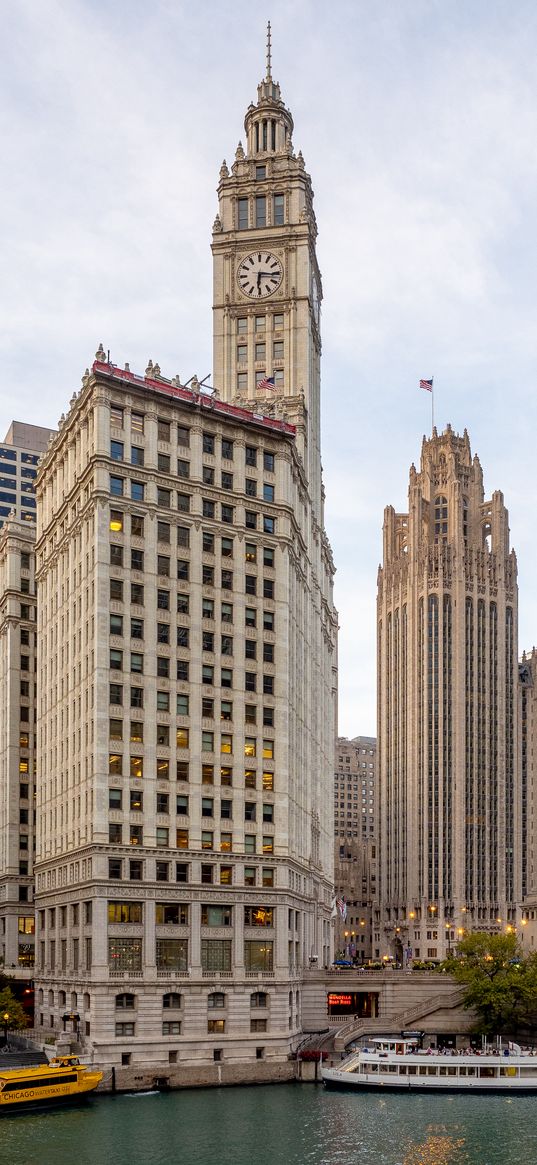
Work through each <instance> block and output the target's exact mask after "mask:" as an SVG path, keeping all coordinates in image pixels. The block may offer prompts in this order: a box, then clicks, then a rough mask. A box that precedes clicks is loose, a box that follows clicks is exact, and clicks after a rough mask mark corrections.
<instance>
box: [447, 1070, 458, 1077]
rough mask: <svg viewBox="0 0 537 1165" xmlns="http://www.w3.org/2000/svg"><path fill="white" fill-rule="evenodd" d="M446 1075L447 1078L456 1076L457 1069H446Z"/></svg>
mask: <svg viewBox="0 0 537 1165" xmlns="http://www.w3.org/2000/svg"><path fill="white" fill-rule="evenodd" d="M447 1074H448V1076H456V1075H457V1069H456V1068H448V1070H447Z"/></svg>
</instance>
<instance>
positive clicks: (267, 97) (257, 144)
mask: <svg viewBox="0 0 537 1165" xmlns="http://www.w3.org/2000/svg"><path fill="white" fill-rule="evenodd" d="M244 128H245V130H246V136H247V149H246V156H247V157H248V158H252V157H258V156H259V155H260V154H288V153H289V145H290V142H291V136H292V133H293V118H292V117H291V114H290V112H289V110H288V109H286V107H285V105H284V103H283V101H282V98H281V93H280V86H279V84H278V82H277V81H274V80H273V77H272V29H271V25H270V20H269V22H268V24H267V49H266V70H265V76H264V77H263V80H262V81H260V82H259V85H258V86H257V105H252V104H250V105H249V106H248V109H247V111H246V117H245V119H244ZM238 158H239V155H238V154H236V155H235V159H236V160H237V159H238Z"/></svg>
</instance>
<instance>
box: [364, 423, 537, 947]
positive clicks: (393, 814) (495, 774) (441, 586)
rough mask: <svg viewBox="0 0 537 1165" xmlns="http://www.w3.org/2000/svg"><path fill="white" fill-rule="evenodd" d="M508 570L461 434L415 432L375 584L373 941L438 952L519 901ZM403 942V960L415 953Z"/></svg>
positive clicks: (503, 520)
mask: <svg viewBox="0 0 537 1165" xmlns="http://www.w3.org/2000/svg"><path fill="white" fill-rule="evenodd" d="M516 693H517V570H516V558H515V554H514V551H512V550H511V551H510V550H509V526H508V514H507V510H506V508H505V506H504V503H503V496H502V494H501V493H500V492H499V491H497V492H495V493H494V494H493V496H492V499H491V501H485V498H484V493H483V478H482V470H481V466H480V463H479V460H478V458H477V457H474V458H473V459H472V456H471V452H470V442H469V439H468V435H467V433H465V434H464V436H463V437H458V436H456V435H455V434H454V433H453V432H452V430H451V427H450V426H448V428H447V429H446V431H445V432H444V433H442V434H441V435H440V436H438V434H437V432H436V430H434V432H433V436H432V438H431V439H429V440H425V439H424V441H423V446H422V454H421V467H420V472H419V473H418V472H416V470H415V468H414V466H412V467H411V470H410V485H409V510H408V514H396V513H395V511H394V510H393V508H392V507H391V506H389V507H387V509H386V511H385V516H384V563H383V566H382V568H381V569H380V571H379V578H378V737H379V740H378V748H379V786H380V788H379V794H380V797H379V804H380V830H381V833H380V837H381V869H380V903H379V906H380V909H379V912H378V916H377V922H378V923H379V929H378V930H377V949H378V950H379V952H380V954H382V953H384V950H385V949H386V951H388V950H390V948H391V951H392V953H395V954H396V955H399V956H400V957H401V956H403V955H404V954H405V952H406V958H410V957H412V956H413V957H414V958H425V959H427V958H442V957H443V955H444V954H445V953H446V951H447V950H448V949H449V948H450V946H451V945H452V944H453V943H455V942H456V941H457V938H458V937H460V934H461V933H462V931H464V930H469V929H474V930H475V929H486V930H498V929H500V930H501V929H502V928H504V927H505V925H506V924H507V923H509V921H510V920H512V919H514V917H515V913H514V903H515V901H516V899H517V897H518V894H519V877H518V854H519V837H518V833H517V827H516V824H515V823H516V821H517V820H518V791H517V765H516V757H517V741H516V736H517V730H516V723H517V720H516V699H517V694H516ZM382 929H384V934H382ZM411 951H412V955H411V954H410V952H411Z"/></svg>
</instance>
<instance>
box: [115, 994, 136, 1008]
mask: <svg viewBox="0 0 537 1165" xmlns="http://www.w3.org/2000/svg"><path fill="white" fill-rule="evenodd" d="M135 1003H136V996H135V995H131V994H130V992H129V991H123V992H122V993H121V995H116V1009H117V1010H118V1011H134V1006H135Z"/></svg>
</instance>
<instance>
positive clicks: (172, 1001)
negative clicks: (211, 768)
mask: <svg viewBox="0 0 537 1165" xmlns="http://www.w3.org/2000/svg"><path fill="white" fill-rule="evenodd" d="M162 1006H163V1007H164V1008H165V1009H166V1010H167V1011H178V1010H179V1008H180V1006H181V996H180V995H179V994H178V992H177V991H167V992H166V995H163V996H162Z"/></svg>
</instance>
